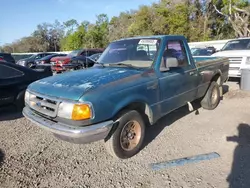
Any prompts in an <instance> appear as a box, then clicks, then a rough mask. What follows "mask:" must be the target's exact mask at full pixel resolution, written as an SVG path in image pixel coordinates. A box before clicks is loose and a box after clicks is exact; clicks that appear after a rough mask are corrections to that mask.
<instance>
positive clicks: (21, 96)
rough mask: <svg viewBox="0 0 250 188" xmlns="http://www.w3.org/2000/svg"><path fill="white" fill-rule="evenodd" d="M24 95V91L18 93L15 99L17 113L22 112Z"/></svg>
mask: <svg viewBox="0 0 250 188" xmlns="http://www.w3.org/2000/svg"><path fill="white" fill-rule="evenodd" d="M24 95H25V90H23V91H21V92H19V93H18V95H17V97H16V101H15V106H16V110H17V111H18V112H19V111H22V110H23V107H24Z"/></svg>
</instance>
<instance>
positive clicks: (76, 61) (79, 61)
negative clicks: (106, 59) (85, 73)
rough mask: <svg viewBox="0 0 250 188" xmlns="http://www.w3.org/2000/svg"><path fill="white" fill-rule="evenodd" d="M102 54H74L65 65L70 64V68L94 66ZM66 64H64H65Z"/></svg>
mask: <svg viewBox="0 0 250 188" xmlns="http://www.w3.org/2000/svg"><path fill="white" fill-rule="evenodd" d="M101 55H102V53H97V54H93V55H91V56H88V57H87V56H76V57H73V58H72V59H71V61H70V63H69V64H68V65H67V66H68V67H70V66H71V68H72V69H74V70H77V69H82V68H89V67H92V66H94V64H95V63H96V61H97V60H98V59H99V57H100V56H101ZM65 66H66V65H65Z"/></svg>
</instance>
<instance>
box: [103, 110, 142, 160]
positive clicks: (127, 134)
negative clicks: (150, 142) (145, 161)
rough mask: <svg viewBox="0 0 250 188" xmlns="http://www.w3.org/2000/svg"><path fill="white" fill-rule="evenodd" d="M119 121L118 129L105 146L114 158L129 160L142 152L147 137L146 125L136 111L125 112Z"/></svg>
mask: <svg viewBox="0 0 250 188" xmlns="http://www.w3.org/2000/svg"><path fill="white" fill-rule="evenodd" d="M118 119H119V122H118V127H117V128H116V130H115V132H114V133H113V134H112V135H111V137H110V138H109V139H108V140H107V141H106V142H105V146H106V149H107V151H108V152H109V153H110V154H111V155H112V156H113V157H115V158H120V159H127V158H130V157H132V156H134V155H136V154H137V153H138V152H139V151H140V149H141V147H142V144H143V140H144V136H145V123H144V121H143V119H142V116H141V115H140V113H139V112H137V111H135V110H131V111H125V112H124V113H122V114H121V115H120V116H119V117H118V118H117V120H118Z"/></svg>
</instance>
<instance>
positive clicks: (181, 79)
mask: <svg viewBox="0 0 250 188" xmlns="http://www.w3.org/2000/svg"><path fill="white" fill-rule="evenodd" d="M187 53H188V52H187V50H186V46H185V45H184V42H183V41H182V40H171V41H167V42H166V45H165V51H164V54H163V57H162V61H163V62H162V64H161V66H162V65H164V63H165V64H166V65H167V62H166V61H165V60H166V58H167V57H172V58H176V59H177V61H178V66H177V67H171V68H169V70H166V71H161V72H160V78H159V83H160V95H161V112H162V115H164V114H167V113H169V112H170V111H172V110H174V109H177V108H179V107H181V106H183V105H185V104H186V103H187V102H188V101H193V100H194V99H195V96H196V92H197V88H198V79H199V78H198V75H197V70H196V68H195V65H193V64H192V63H191V62H190V61H189V59H188V56H187Z"/></svg>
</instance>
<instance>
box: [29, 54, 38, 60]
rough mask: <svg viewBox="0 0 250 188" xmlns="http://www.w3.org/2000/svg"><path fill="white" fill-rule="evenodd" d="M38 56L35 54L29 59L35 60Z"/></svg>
mask: <svg viewBox="0 0 250 188" xmlns="http://www.w3.org/2000/svg"><path fill="white" fill-rule="evenodd" d="M36 56H37V54H33V55H32V56H30V57H29V58H30V59H34V58H36Z"/></svg>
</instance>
